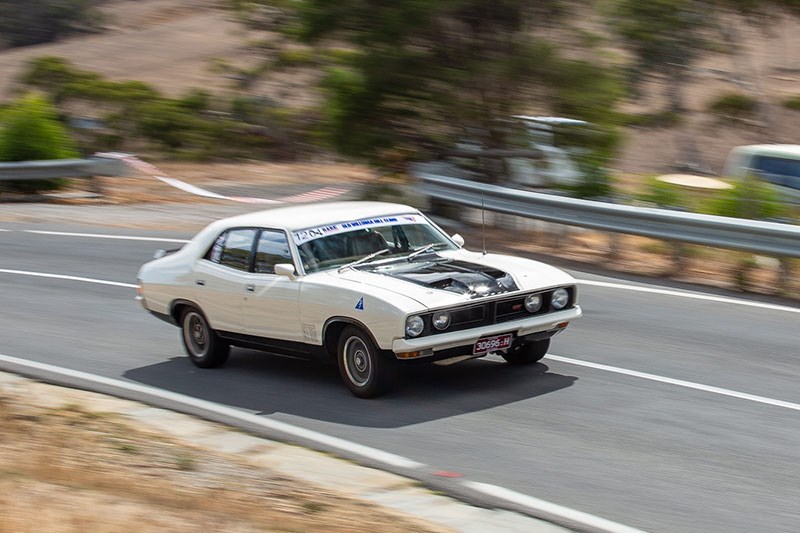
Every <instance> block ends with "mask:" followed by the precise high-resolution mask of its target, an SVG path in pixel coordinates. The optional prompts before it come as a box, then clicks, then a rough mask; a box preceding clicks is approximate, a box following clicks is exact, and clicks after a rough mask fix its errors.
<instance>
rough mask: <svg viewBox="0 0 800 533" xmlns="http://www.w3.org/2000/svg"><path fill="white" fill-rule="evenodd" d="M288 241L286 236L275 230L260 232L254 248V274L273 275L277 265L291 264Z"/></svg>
mask: <svg viewBox="0 0 800 533" xmlns="http://www.w3.org/2000/svg"><path fill="white" fill-rule="evenodd" d="M291 262H292V254H291V253H290V252H289V241H287V240H286V234H285V233H284V232H282V231H276V230H267V229H265V230H261V237H259V239H258V247H257V248H256V264H255V272H256V273H257V274H274V273H275V265H277V264H278V263H291Z"/></svg>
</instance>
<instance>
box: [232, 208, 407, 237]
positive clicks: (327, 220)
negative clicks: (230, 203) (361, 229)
mask: <svg viewBox="0 0 800 533" xmlns="http://www.w3.org/2000/svg"><path fill="white" fill-rule="evenodd" d="M408 213H419V210H418V209H415V208H413V207H410V206H407V205H403V204H393V203H387V202H324V203H314V204H303V205H294V206H290V207H278V208H275V209H267V210H265V211H257V212H254V213H247V214H244V215H238V216H235V217H231V218H228V219H225V221H226V222H227V223H229V224H230V223H232V224H234V225H236V226H256V227H267V228H280V229H285V230H287V231H296V230H301V229H307V228H315V227H318V226H324V225H326V224H336V223H338V222H348V221H351V220H362V219H365V218H375V217H382V216H387V215H400V214H408Z"/></svg>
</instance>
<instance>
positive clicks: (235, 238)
mask: <svg viewBox="0 0 800 533" xmlns="http://www.w3.org/2000/svg"><path fill="white" fill-rule="evenodd" d="M257 235H258V230H257V229H256V228H232V229H229V230H226V231H225V232H223V233H222V234H220V235H219V237H217V239H216V240H215V241H214V244H213V245H212V246H211V248H210V249H209V250H208V252H207V253H206V255H205V256H204V257H203V258H202V259H200V260H199V261H198V262H197V264H196V265H195V276H194V278H195V279H194V283H195V296H196V298H197V301H198V303H199V304H200V307H201V308H202V310H203V313H205V315H206V318H208V321H209V323H210V324H211V327H212V328H214V329H216V330H221V331H231V332H234V333H245V329H246V324H245V323H244V309H243V304H244V298H245V285H246V284H247V275H248V271H249V270H250V264H251V263H252V255H253V247H254V246H255V240H256V236H257Z"/></svg>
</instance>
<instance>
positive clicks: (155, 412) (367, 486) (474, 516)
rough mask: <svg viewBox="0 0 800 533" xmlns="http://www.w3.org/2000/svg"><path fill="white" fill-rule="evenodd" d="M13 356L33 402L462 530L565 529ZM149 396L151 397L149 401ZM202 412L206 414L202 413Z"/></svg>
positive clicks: (15, 377)
mask: <svg viewBox="0 0 800 533" xmlns="http://www.w3.org/2000/svg"><path fill="white" fill-rule="evenodd" d="M13 359H14V358H9V357H7V356H2V358H0V367H2V368H3V369H4V370H10V371H11V372H14V373H9V372H0V390H2V389H4V388H7V387H11V388H25V389H31V390H35V397H36V398H37V403H44V404H46V405H53V406H54V407H58V406H63V405H65V404H78V405H81V406H82V407H83V408H85V409H87V410H90V411H106V412H114V413H116V414H119V415H122V416H123V417H125V418H127V419H128V420H130V421H132V422H134V423H136V424H141V425H143V426H145V427H146V428H148V429H150V430H153V431H156V432H159V433H162V434H166V435H168V436H170V437H172V438H174V439H176V440H179V441H184V442H186V443H188V444H191V445H193V446H198V447H201V448H205V449H208V450H211V451H215V452H222V453H227V454H234V455H237V456H238V457H240V458H244V459H245V460H247V461H248V462H250V463H252V464H253V465H255V466H261V467H267V468H270V469H272V470H274V471H275V472H277V473H279V474H282V475H285V476H287V477H293V478H296V479H300V480H303V481H305V482H308V483H310V484H313V485H316V486H320V487H323V488H325V489H327V490H330V491H336V492H339V493H343V494H345V495H347V496H349V497H353V498H357V499H362V500H366V501H369V502H371V503H374V504H376V505H379V506H382V507H385V508H387V509H390V510H392V511H394V512H399V513H401V514H404V515H408V516H410V517H413V518H416V519H417V520H422V521H425V522H428V523H430V524H432V525H434V526H439V527H444V528H447V529H451V530H454V531H459V532H464V533H479V532H480V533H492V532H498V533H499V532H510V533H514V532H519V533H523V532H531V533H563V532H566V531H570V529H566V528H564V527H561V526H558V525H555V524H553V523H550V522H546V521H543V520H539V519H536V518H532V517H530V516H526V515H524V514H522V513H518V512H513V511H509V510H503V509H496V508H484V507H478V506H473V505H469V504H467V503H464V502H462V501H459V500H457V499H454V498H451V497H448V496H443V495H441V494H436V493H434V492H432V491H431V490H430V489H427V488H425V487H423V486H422V484H421V483H420V482H419V481H417V480H415V479H412V478H409V477H405V476H402V475H398V474H395V473H390V472H386V471H384V470H381V469H377V468H372V467H368V466H362V465H359V464H356V463H354V462H351V461H348V460H345V459H342V458H339V457H334V456H332V455H330V454H328V453H322V452H319V451H314V450H311V449H308V448H304V447H300V446H296V445H293V444H287V443H284V442H279V441H276V440H272V439H268V438H264V437H260V436H255V435H251V434H245V433H242V432H241V431H240V430H238V429H236V428H233V427H226V426H223V425H220V424H218V423H214V422H211V421H207V420H202V419H200V418H197V417H195V416H191V415H188V414H182V413H179V412H175V411H172V410H168V409H164V408H161V407H153V406H151V405H145V404H143V403H139V402H138V401H135V400H131V399H121V398H126V397H128V398H129V397H130V396H132V395H131V394H130V391H128V393H125V391H122V390H120V391H117V393H116V394H114V391H112V390H110V386H111V385H112V382H114V381H116V380H105V378H103V380H102V381H106V383H105V385H103V384H102V383H97V386H94V387H91V388H93V389H106V390H104V391H102V392H105V393H110V394H111V395H112V396H107V395H103V394H99V393H98V392H88V391H86V390H78V389H74V388H64V387H61V386H55V385H50V384H47V383H41V382H39V383H37V382H35V381H33V380H31V379H28V378H25V377H21V375H20V374H23V375H28V376H32V377H34V378H35V379H37V380H41V381H44V382H51V383H58V384H61V385H67V386H69V387H78V388H79V389H87V388H89V387H86V386H85V385H86V384H85V383H84V384H83V385H81V384H79V383H77V381H78V380H77V379H75V376H73V377H72V378H70V377H69V376H67V375H66V373H74V372H72V371H67V372H66V373H65V374H63V375H60V376H58V375H57V373H56V372H55V371H54V370H53V368H55V367H51V368H47V369H45V368H40V369H38V370H36V369H34V368H33V367H28V368H24V367H25V366H27V365H25V364H24V363H23V364H19V363H17V362H16V361H13ZM33 366H40V367H49V365H40V364H38V363H35V364H34V365H33ZM36 374H39V375H36ZM48 374H49V375H48ZM74 374H82V373H74ZM98 377H99V376H98ZM70 382H72V383H70ZM119 383H125V382H119ZM131 385H134V384H131ZM147 403H154V402H151V401H147ZM243 414H246V413H243ZM204 418H210V417H208V416H204ZM237 425H238V424H237ZM581 529H583V528H581Z"/></svg>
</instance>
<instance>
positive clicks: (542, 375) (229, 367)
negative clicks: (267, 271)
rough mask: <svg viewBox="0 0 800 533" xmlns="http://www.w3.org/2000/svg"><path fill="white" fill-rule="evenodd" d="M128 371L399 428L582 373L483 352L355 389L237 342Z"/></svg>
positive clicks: (544, 389)
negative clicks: (207, 364) (212, 352)
mask: <svg viewBox="0 0 800 533" xmlns="http://www.w3.org/2000/svg"><path fill="white" fill-rule="evenodd" d="M124 375H125V377H126V378H127V379H131V380H134V381H136V382H138V383H142V384H145V385H149V386H152V387H158V388H160V389H164V390H168V391H172V392H176V393H180V394H185V395H188V396H193V397H195V398H200V399H203V400H207V401H212V402H216V403H220V404H225V405H229V406H233V407H239V408H242V409H246V410H248V411H255V412H257V413H260V414H265V415H272V414H277V413H285V414H288V415H293V416H299V417H303V418H308V419H314V420H320V421H325V422H331V423H336V424H346V425H350V426H363V427H373V428H395V427H402V426H407V425H412V424H419V423H421V422H428V421H431V420H437V419H441V418H447V417H452V416H457V415H461V414H464V413H470V412H476V411H482V410H485V409H491V408H494V407H498V406H502V405H505V404H510V403H513V402H519V401H521V400H528V399H531V398H536V397H538V396H542V395H545V394H549V393H552V392H556V391H559V390H561V389H564V388H567V387H569V386H571V385H572V384H573V383H574V382H575V381H576V380H577V379H578V378H577V377H575V376H565V375H562V374H557V373H554V372H551V371H550V369H549V367H548V366H547V365H546V364H543V363H537V364H534V365H529V366H511V365H507V364H505V363H503V362H501V361H497V360H492V359H478V360H472V361H467V362H464V363H459V364H457V365H453V366H448V367H439V366H434V365H415V366H412V367H404V368H402V369H401V371H400V373H399V375H398V381H397V386H396V387H395V388H394V390H393V391H392V392H390V393H389V394H387V395H386V396H383V397H380V398H375V399H371V400H362V399H359V398H356V397H354V396H353V395H352V394H350V392H349V391H348V390H347V388H346V387H345V386H344V384H343V383H342V382H341V379H340V378H339V373H338V370H337V369H336V367H335V366H333V365H325V364H319V363H313V362H309V361H302V360H297V359H288V358H283V357H277V356H272V355H267V354H263V353H261V352H256V351H251V350H243V349H234V350H233V353H232V355H231V358H230V359H229V360H228V362H227V363H226V364H225V366H224V367H222V368H218V369H214V370H203V369H199V368H195V367H194V366H193V365H192V364H191V363H190V362H189V361H188V359H187V358H185V357H177V356H176V357H172V358H170V359H167V360H165V361H164V362H162V363H157V364H154V365H149V366H144V367H140V368H134V369H131V370H129V371H127V372H125V374H124Z"/></svg>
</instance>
